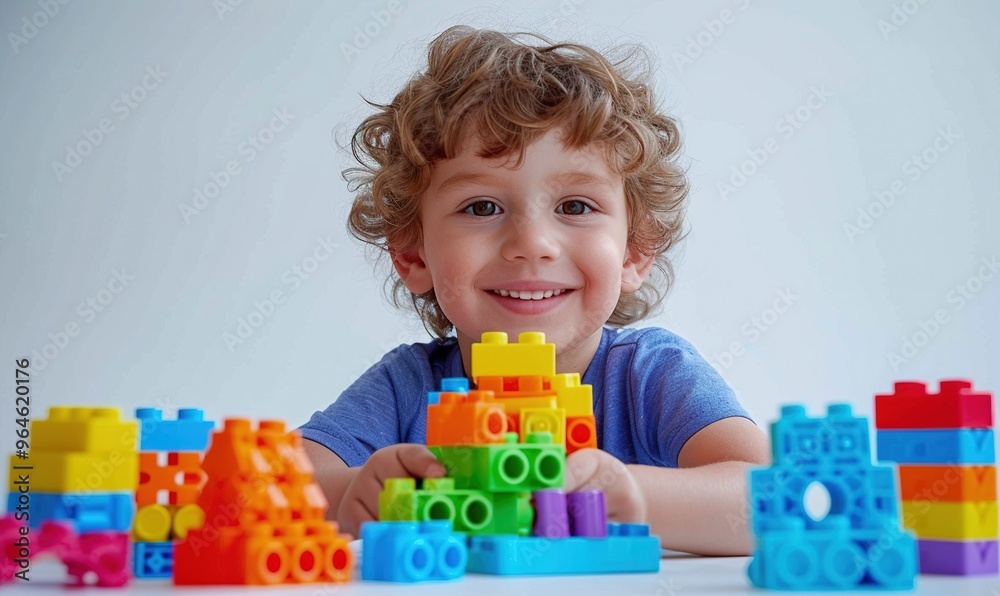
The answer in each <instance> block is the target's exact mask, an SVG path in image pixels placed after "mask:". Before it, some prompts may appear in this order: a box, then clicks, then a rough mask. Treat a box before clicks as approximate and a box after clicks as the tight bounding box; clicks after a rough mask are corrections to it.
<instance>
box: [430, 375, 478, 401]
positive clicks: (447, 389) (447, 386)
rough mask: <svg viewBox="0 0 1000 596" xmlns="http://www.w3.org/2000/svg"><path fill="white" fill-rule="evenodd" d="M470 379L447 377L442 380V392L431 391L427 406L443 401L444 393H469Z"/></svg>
mask: <svg viewBox="0 0 1000 596" xmlns="http://www.w3.org/2000/svg"><path fill="white" fill-rule="evenodd" d="M468 392H469V379H466V378H465V377H445V378H443V379H441V391H431V392H428V394H427V405H429V406H433V405H436V404H437V403H438V401H440V399H441V394H442V393H468Z"/></svg>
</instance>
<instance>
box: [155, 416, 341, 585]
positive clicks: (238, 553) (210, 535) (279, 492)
mask: <svg viewBox="0 0 1000 596" xmlns="http://www.w3.org/2000/svg"><path fill="white" fill-rule="evenodd" d="M223 424H224V426H223V428H222V430H218V431H216V432H215V433H213V435H212V439H211V446H210V447H209V449H208V452H207V453H206V454H205V459H204V462H203V464H202V467H203V468H204V470H205V473H206V474H207V481H206V483H205V486H204V488H203V489H202V491H201V494H200V495H199V497H198V506H199V507H200V508H201V510H202V511H203V512H204V515H205V523H204V525H203V526H202V527H200V528H192V529H190V530H189V531H188V532H187V536H186V537H185V538H183V539H182V540H180V541H178V542H177V543H176V544H175V547H174V569H173V578H174V583H175V584H177V585H206V584H235V585H273V584H303V583H316V582H342V581H347V580H348V579H350V574H351V570H352V567H353V564H354V563H353V561H354V558H353V555H352V553H351V550H350V548H348V545H347V543H348V541H349V540H350V537H349V536H347V535H344V534H340V533H339V532H338V527H337V524H336V523H335V522H332V521H327V520H326V519H325V516H326V510H327V508H328V502H327V500H326V497H325V496H324V495H323V492H322V490H320V488H319V485H317V484H316V482H315V481H314V480H313V468H312V465H311V464H310V462H309V459H308V457H307V456H306V453H305V450H304V449H303V448H302V437H301V436H300V435H299V433H298V432H296V431H288V430H286V428H285V424H284V422H280V421H276V420H262V421H261V422H260V423H259V425H258V426H257V428H254V427H253V426H252V424H251V422H250V421H249V420H247V419H243V418H230V419H227V420H225V421H224V423H223Z"/></svg>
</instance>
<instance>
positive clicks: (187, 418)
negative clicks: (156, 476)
mask: <svg viewBox="0 0 1000 596" xmlns="http://www.w3.org/2000/svg"><path fill="white" fill-rule="evenodd" d="M135 417H136V418H138V419H139V423H140V424H141V425H142V428H141V431H140V432H141V437H140V441H139V450H140V451H205V449H207V448H208V441H209V437H210V436H211V434H212V429H213V428H214V427H215V423H214V422H212V421H210V420H205V413H204V412H203V411H202V410H201V409H199V408H181V409H179V410H178V411H177V419H176V420H164V419H163V410H161V409H159V408H137V409H136V411H135Z"/></svg>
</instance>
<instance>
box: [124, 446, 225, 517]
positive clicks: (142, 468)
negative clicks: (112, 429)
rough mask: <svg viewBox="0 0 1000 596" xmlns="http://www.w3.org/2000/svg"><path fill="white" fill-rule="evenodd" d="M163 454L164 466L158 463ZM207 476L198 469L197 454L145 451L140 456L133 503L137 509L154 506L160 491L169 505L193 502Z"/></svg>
mask: <svg viewBox="0 0 1000 596" xmlns="http://www.w3.org/2000/svg"><path fill="white" fill-rule="evenodd" d="M162 455H166V460H167V462H166V464H165V465H160V462H159V459H160V457H162ZM206 477H207V475H206V474H205V472H204V470H202V469H201V454H200V453H196V452H193V451H186V452H180V453H167V454H161V453H160V452H156V451H144V452H142V453H140V454H139V486H138V487H137V488H136V490H135V504H136V505H137V506H139V507H145V506H146V505H154V504H156V503H157V497H158V495H159V494H160V493H161V492H166V493H167V495H168V498H167V501H169V503H170V504H171V505H190V504H193V503H196V502H198V495H199V493H201V487H203V486H204V485H205V479H206Z"/></svg>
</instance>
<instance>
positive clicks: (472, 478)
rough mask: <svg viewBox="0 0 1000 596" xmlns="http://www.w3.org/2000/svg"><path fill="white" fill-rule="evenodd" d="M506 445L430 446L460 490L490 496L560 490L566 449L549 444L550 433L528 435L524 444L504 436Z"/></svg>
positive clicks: (514, 436)
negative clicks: (490, 494) (483, 492)
mask: <svg viewBox="0 0 1000 596" xmlns="http://www.w3.org/2000/svg"><path fill="white" fill-rule="evenodd" d="M505 439H506V441H507V442H506V443H501V444H492V445H458V446H433V447H430V450H431V452H432V453H433V454H434V455H435V456H436V457H437V458H438V460H440V461H441V463H442V464H444V466H445V468H446V469H447V470H448V477H449V478H454V479H455V487H456V488H459V489H476V490H483V491H487V492H490V493H522V492H533V491H536V490H542V489H546V488H562V486H563V478H564V474H565V471H566V448H565V447H563V446H562V445H557V444H554V443H553V442H552V434H551V433H531V434H530V435H528V440H527V442H525V443H518V442H517V434H516V433H507V435H506V437H505Z"/></svg>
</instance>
